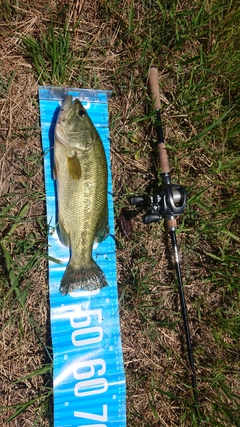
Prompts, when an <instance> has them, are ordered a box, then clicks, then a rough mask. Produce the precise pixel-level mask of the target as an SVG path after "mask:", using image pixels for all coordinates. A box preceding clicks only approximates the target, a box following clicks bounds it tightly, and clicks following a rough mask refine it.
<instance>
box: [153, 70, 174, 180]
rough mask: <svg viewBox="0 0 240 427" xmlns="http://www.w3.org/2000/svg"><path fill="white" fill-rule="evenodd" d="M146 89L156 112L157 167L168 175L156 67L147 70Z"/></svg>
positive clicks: (168, 169)
mask: <svg viewBox="0 0 240 427" xmlns="http://www.w3.org/2000/svg"><path fill="white" fill-rule="evenodd" d="M148 87H149V91H150V94H151V96H152V101H153V108H154V110H155V111H156V119H157V123H156V130H157V138H158V156H159V165H160V168H161V171H162V173H170V168H169V163H168V155H167V149H166V146H165V144H164V139H163V132H162V124H161V114H160V107H161V103H160V92H159V83H158V69H157V68H156V67H151V68H150V70H149V78H148Z"/></svg>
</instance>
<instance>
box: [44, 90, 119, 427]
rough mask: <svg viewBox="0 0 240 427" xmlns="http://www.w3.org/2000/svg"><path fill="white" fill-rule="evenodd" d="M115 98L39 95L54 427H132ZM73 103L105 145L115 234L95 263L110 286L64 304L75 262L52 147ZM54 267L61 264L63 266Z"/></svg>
mask: <svg viewBox="0 0 240 427" xmlns="http://www.w3.org/2000/svg"><path fill="white" fill-rule="evenodd" d="M110 94H111V93H110V92H109V91H96V90H80V89H61V88H55V87H43V86H41V87H39V103H40V115H41V132H42V146H43V151H44V171H45V187H46V200H47V220H48V227H49V236H48V244H49V257H50V261H49V294H50V320H51V335H52V345H53V384H54V427H67V426H68V427H70V426H71V427H75V426H79V427H80V426H81V427H84V426H85V427H93V426H94V427H108V426H112V425H114V426H116V427H124V426H126V403H125V400H126V389H125V374H124V367H123V357H122V346H121V335H120V326H119V314H118V293H117V275H116V248H115V241H114V216H113V198H112V180H111V169H110V139H109V128H108V98H109V96H110ZM67 95H72V96H73V99H75V98H78V99H79V100H80V101H81V102H82V104H83V106H84V107H85V109H87V111H88V114H89V116H90V118H91V119H92V121H93V123H94V125H95V127H96V128H97V130H98V132H99V135H100V137H101V139H102V142H103V144H104V149H105V152H106V157H107V163H108V194H107V197H108V210H109V228H110V233H109V235H108V237H107V238H106V240H104V241H103V242H101V243H99V244H95V245H94V247H93V259H94V261H95V262H96V263H97V264H98V265H99V266H100V268H101V269H102V270H103V272H104V274H105V276H106V278H107V282H108V286H107V287H105V288H103V289H101V290H99V289H98V290H95V291H92V292H88V291H78V292H72V293H70V294H68V295H64V296H63V295H61V293H60V291H59V286H60V281H61V278H62V276H63V274H64V271H65V268H66V265H67V263H68V260H69V249H68V248H66V247H65V246H63V245H62V244H61V242H60V240H59V237H58V233H57V229H56V188H55V182H54V179H53V145H54V128H55V123H56V119H57V115H58V112H59V109H60V106H61V103H62V101H63V99H64V98H65V97H66V96H67ZM51 259H52V261H51ZM55 260H59V263H57V262H56V261H55Z"/></svg>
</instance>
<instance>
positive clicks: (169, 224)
mask: <svg viewBox="0 0 240 427" xmlns="http://www.w3.org/2000/svg"><path fill="white" fill-rule="evenodd" d="M173 228H174V229H175V228H177V221H176V219H175V218H173V219H165V230H166V231H170V230H172V229H173Z"/></svg>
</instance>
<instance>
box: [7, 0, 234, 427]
mask: <svg viewBox="0 0 240 427" xmlns="http://www.w3.org/2000/svg"><path fill="white" fill-rule="evenodd" d="M36 7H37V11H34V10H33V9H31V8H29V10H28V9H27V6H26V5H24V3H23V2H21V1H19V2H12V1H11V2H10V1H7V0H5V1H4V3H3V8H2V11H1V17H0V19H1V22H2V23H5V22H6V23H7V27H5V26H4V25H5V24H4V25H3V26H2V28H3V30H4V31H3V37H4V38H5V39H4V43H5V44H4V46H5V49H6V50H7V51H8V44H9V55H7V56H6V58H7V59H6V61H9V68H7V65H6V64H8V62H5V63H3V62H2V64H1V67H0V70H1V74H0V100H1V102H2V105H3V106H4V108H5V110H3V111H4V115H2V117H1V119H0V127H1V132H2V133H0V144H1V145H0V146H1V152H2V156H3V157H2V165H5V163H4V162H8V161H10V162H11V168H10V169H11V173H12V174H13V175H12V176H13V178H11V180H10V178H9V181H8V180H7V178H6V176H7V174H6V173H5V175H4V177H5V180H7V183H8V184H7V185H6V184H5V180H3V187H2V195H1V198H0V200H1V213H0V219H1V224H0V231H1V233H2V234H1V242H0V245H1V261H2V263H1V264H2V267H1V269H2V271H1V273H2V277H1V300H0V301H1V309H2V310H5V311H4V313H7V314H6V315H4V316H3V324H2V330H3V331H7V332H8V333H10V334H12V335H11V336H12V337H13V336H14V335H15V336H16V337H18V341H19V342H18V344H19V343H24V342H26V340H28V341H29V336H30V337H31V339H32V340H34V338H33V337H37V338H36V340H35V351H36V348H37V352H39V357H38V359H37V361H38V362H37V363H38V365H37V366H36V364H35V365H34V363H33V361H32V362H31V363H30V364H29V365H27V366H26V369H25V370H24V372H23V374H22V375H20V373H19V370H18V369H16V374H15V377H14V380H13V381H12V383H13V382H14V381H22V382H23V383H24V384H26V385H27V386H28V388H29V389H30V390H34V387H35V388H36V387H37V384H40V386H39V393H38V394H37V395H35V394H34V393H33V392H32V394H31V395H30V397H28V396H27V394H24V401H18V402H16V401H15V400H14V394H13V391H12V394H11V396H13V398H12V401H11V402H10V406H9V407H8V411H7V412H6V413H7V415H6V417H8V421H9V423H10V422H12V421H11V420H14V419H17V420H18V421H21V422H22V424H23V425H24V420H25V419H27V417H28V416H29V414H30V416H31V420H32V425H36V426H38V425H39V426H40V425H48V421H47V420H48V419H49V420H50V419H51V417H50V416H49V407H48V402H49V400H50V395H51V390H50V388H49V387H50V386H49V382H48V381H49V374H50V365H49V363H50V357H51V356H50V354H51V353H50V354H49V351H50V350H49V344H46V339H45V330H46V326H45V324H44V321H43V319H41V320H39V315H38V314H37V311H36V308H35V306H36V305H37V304H38V303H39V300H40V299H43V295H42V294H40V296H38V292H37V291H36V289H35V288H36V285H37V284H38V282H39V276H38V274H40V273H39V271H40V270H41V275H40V277H41V283H42V285H43V283H45V288H44V289H45V294H44V295H45V297H46V289H47V265H46V260H47V254H46V233H47V227H46V223H45V216H44V209H45V206H44V189H43V175H42V173H43V172H42V158H41V155H39V154H40V150H41V145H40V135H39V128H38V110H37V107H36V105H37V104H36V101H37V99H36V94H35V98H34V95H33V92H32V93H31V95H30V96H31V97H32V98H34V99H32V105H33V107H34V108H35V110H34V111H35V113H32V114H33V116H32V118H30V119H29V121H28V122H27V123H24V122H25V121H26V114H27V113H26V107H24V105H23V104H21V101H20V99H19V98H17V95H16V94H17V93H18V89H19V87H20V86H21V85H20V82H21V84H25V86H24V87H25V88H26V90H27V89H29V87H30V85H29V83H22V82H28V80H27V79H28V78H29V76H30V78H31V79H32V80H31V82H36V81H38V82H39V83H40V84H48V85H68V86H73V87H77V86H79V87H86V88H90V87H91V88H97V89H98V88H102V89H111V90H112V91H113V94H112V98H111V100H110V127H111V146H112V170H113V182H114V194H115V214H116V217H117V216H118V214H119V211H120V209H121V208H122V207H127V208H128V209H132V208H131V207H130V206H129V205H128V197H129V196H130V195H132V194H143V193H145V192H146V193H147V194H149V193H150V192H152V191H154V189H155V188H156V183H158V181H159V171H158V165H157V160H156V150H154V144H155V142H156V137H155V132H154V128H153V122H154V118H153V113H152V111H151V99H150V96H149V92H148V88H147V75H148V70H149V67H150V65H152V64H154V65H156V66H157V67H158V70H159V76H160V79H159V83H160V87H161V93H162V119H163V127H164V134H165V137H166V144H167V147H168V152H169V159H170V165H171V169H172V181H173V183H178V182H179V183H181V184H182V185H183V186H185V188H186V189H187V193H188V204H187V208H186V211H185V213H184V215H182V216H181V218H179V220H178V243H179V248H180V257H181V265H182V271H183V279H184V289H185V294H186V300H187V304H188V310H189V318H190V328H191V332H192V341H193V347H194V353H195V359H196V371H197V378H198V385H199V402H200V418H201V420H202V424H201V425H202V426H226V427H229V426H231V427H237V426H239V425H240V418H239V412H240V407H239V396H240V393H239V387H240V383H239V350H240V349H239V333H240V324H239V307H240V305H239V296H240V286H239V277H240V267H239V265H240V262H239V261H240V245H239V235H240V233H239V207H240V204H239V195H240V194H239V193H240V191H239V190H240V188H239V160H240V156H239V131H240V122H239V112H240V97H239V93H240V83H239V74H240V60H239V59H240V51H239V42H238V41H239V38H240V29H239V17H240V7H239V5H238V4H237V2H232V1H229V2H227V3H226V2H221V1H220V0H214V1H212V2H207V1H203V2H200V1H199V0H196V1H194V2H192V1H189V0H186V1H184V2H179V1H174V2H170V3H169V2H167V1H159V0H151V1H148V2H147V1H145V0H142V1H140V2H134V1H132V2H128V1H121V2H119V1H116V0H108V1H107V0H102V1H99V2H94V4H92V3H91V2H89V3H88V2H85V3H84V6H83V9H82V10H81V13H80V11H79V9H78V8H77V6H76V7H74V6H71V5H70V6H69V7H64V8H62V9H58V10H53V9H51V8H50V7H49V5H48V4H47V2H45V1H42V3H40V4H39V6H36ZM35 12H36V13H37V14H38V15H36V13H35ZM35 15H36V16H38V17H39V16H40V17H41V18H38V21H37V22H38V24H35V21H34V19H35ZM24 20H25V21H26V23H25V25H24ZM32 20H33V21H32ZM19 22H21V23H22V24H21V25H22V26H20V27H19ZM30 24H32V26H31V25H30ZM14 37H15V38H14ZM13 40H15V42H13ZM14 43H15V44H14ZM11 52H13V53H11ZM5 53H6V52H5ZM5 53H4V54H5ZM11 54H14V55H15V56H16V57H17V56H18V58H19V67H17V66H15V68H13V66H12V63H11ZM22 64H25V68H24V66H23V65H22ZM26 64H27V66H26ZM16 99H17V102H18V103H19V104H17V105H20V108H19V109H18V115H15V116H14V114H16V108H17V107H16V106H15V104H14V101H15V100H16ZM10 100H11V102H12V104H11V105H12V108H13V107H14V108H15V109H14V108H13V121H12V123H11V124H10V125H9V120H10V119H9V111H10V110H8V109H7V106H8V105H9V104H8V103H9V102H10ZM9 108H10V107H9ZM17 120H19V123H18V121H17ZM9 129H10V130H11V132H10V131H9ZM4 132H5V133H4ZM32 141H34V143H32ZM14 144H15V145H14ZM18 144H19V146H20V148H21V147H24V149H23V148H22V149H21V150H22V151H21V150H19V149H18V151H17V153H20V155H19V156H18V155H15V157H14V161H13V159H12V157H11V156H12V154H11V153H12V151H11V150H12V147H13V146H14V147H16V146H17V147H18ZM24 150H25V151H24ZM24 153H25V154H24ZM6 164H7V165H8V164H9V163H6ZM12 165H13V166H12ZM16 171H17V172H16ZM39 171H40V172H39ZM39 188H40V190H39ZM23 189H24V193H23ZM5 190H6V191H5ZM23 194H24V197H22V195H23ZM32 206H34V207H35V212H36V214H35V215H34V217H33V218H32V211H31V207H32ZM142 214H143V213H142V212H136V215H135V216H134V217H133V219H132V225H133V228H134V238H133V240H132V241H130V242H127V241H125V240H124V238H123V237H122V236H121V233H120V231H119V230H118V229H117V232H116V239H117V257H118V276H119V301H120V310H121V312H120V313H121V322H122V340H123V343H124V349H125V354H124V358H125V365H126V375H127V385H128V426H129V427H136V426H141V427H147V426H151V427H155V426H156V427H159V426H168V427H170V426H171V427H174V426H185V427H188V426H197V425H198V424H199V422H198V419H197V415H196V410H195V408H194V402H193V397H192V393H191V378H190V373H189V369H188V365H187V354H186V345H185V338H184V331H183V325H182V320H181V312H180V307H179V302H178V292H177V286H176V280H175V275H174V270H173V266H172V263H171V247H170V242H169V240H168V238H167V236H166V235H165V232H164V227H163V224H162V223H159V224H153V225H151V226H144V225H143V224H142V222H141V216H142ZM32 301H33V302H32ZM46 307H47V299H46V300H45V308H46ZM26 325H27V326H26ZM9 331H10V332H9ZM16 331H17V332H16ZM12 339H13V338H12ZM32 351H33V350H32ZM46 355H47V356H46ZM15 357H16V356H15ZM21 360H22V359H21ZM4 366H5V365H4ZM42 375H43V380H41V376H42ZM10 384H11V381H10ZM16 384H18V383H16ZM2 406H5V405H2ZM5 410H6V408H5ZM24 417H25V418H24ZM6 419H7V418H5V422H6ZM43 420H44V423H45V424H43ZM50 424H51V421H49V425H50Z"/></svg>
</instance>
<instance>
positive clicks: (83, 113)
mask: <svg viewBox="0 0 240 427" xmlns="http://www.w3.org/2000/svg"><path fill="white" fill-rule="evenodd" d="M85 114H86V111H84V110H79V112H78V115H79V116H80V117H83V116H85Z"/></svg>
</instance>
